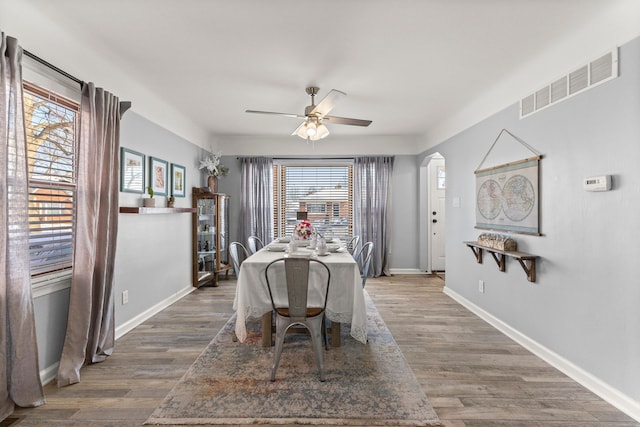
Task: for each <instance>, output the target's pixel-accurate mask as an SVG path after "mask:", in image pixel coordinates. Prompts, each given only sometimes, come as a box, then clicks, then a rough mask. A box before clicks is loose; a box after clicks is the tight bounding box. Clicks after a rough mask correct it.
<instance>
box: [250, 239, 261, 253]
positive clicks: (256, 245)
mask: <svg viewBox="0 0 640 427" xmlns="http://www.w3.org/2000/svg"><path fill="white" fill-rule="evenodd" d="M247 244H248V246H249V251H251V253H252V254H255V253H256V252H258V251H259V250H260V249H262V248H264V243H263V242H262V239H260V238H259V237H258V236H249V237H248V238H247Z"/></svg>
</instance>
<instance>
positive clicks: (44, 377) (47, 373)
mask: <svg viewBox="0 0 640 427" xmlns="http://www.w3.org/2000/svg"><path fill="white" fill-rule="evenodd" d="M58 366H60V362H56V363H54V364H53V365H51V366H47V367H46V368H44V369H40V382H41V383H42V385H45V384H49V383H50V382H51V381H53V380H55V379H56V376H58Z"/></svg>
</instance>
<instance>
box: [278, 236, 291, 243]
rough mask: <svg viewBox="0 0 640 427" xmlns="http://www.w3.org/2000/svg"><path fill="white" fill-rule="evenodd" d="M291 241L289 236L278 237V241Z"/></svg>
mask: <svg viewBox="0 0 640 427" xmlns="http://www.w3.org/2000/svg"><path fill="white" fill-rule="evenodd" d="M290 241H291V237H280V238H279V239H278V243H289V242H290Z"/></svg>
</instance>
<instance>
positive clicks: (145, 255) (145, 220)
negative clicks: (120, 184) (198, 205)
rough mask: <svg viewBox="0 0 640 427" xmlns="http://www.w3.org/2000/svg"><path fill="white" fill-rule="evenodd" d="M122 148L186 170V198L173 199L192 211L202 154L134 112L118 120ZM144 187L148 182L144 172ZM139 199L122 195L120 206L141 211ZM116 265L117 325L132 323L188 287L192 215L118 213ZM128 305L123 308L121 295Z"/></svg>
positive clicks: (160, 204) (161, 200)
mask: <svg viewBox="0 0 640 427" xmlns="http://www.w3.org/2000/svg"><path fill="white" fill-rule="evenodd" d="M120 145H121V146H122V147H126V148H129V149H132V150H135V151H138V152H141V153H143V154H145V155H146V156H147V159H146V160H147V169H148V165H149V157H150V156H154V157H158V158H160V159H162V160H165V161H167V162H169V164H171V163H176V164H178V165H181V166H184V167H185V168H186V187H185V190H186V191H185V192H186V197H183V198H181V197H176V202H175V206H176V207H191V193H192V191H191V189H192V187H193V186H196V187H199V186H202V185H203V176H202V174H201V172H200V170H199V169H198V166H199V163H200V159H201V158H202V157H203V155H202V150H201V149H200V148H199V147H197V146H196V145H193V144H191V143H189V142H188V141H186V140H184V139H182V138H180V137H178V136H176V135H175V134H173V133H171V132H169V131H167V130H166V129H163V128H162V127H160V126H158V125H156V124H154V123H152V122H150V121H149V120H147V119H145V118H143V117H141V116H139V115H137V114H136V113H134V112H130V113H126V114H125V115H124V117H123V119H122V130H121V139H120ZM146 183H147V184H148V183H149V179H148V173H147V179H146ZM141 197H142V195H139V194H132V193H120V206H141ZM154 198H155V199H157V200H156V206H158V207H163V206H166V197H165V196H155V197H154ZM118 227H119V228H118V246H117V251H116V262H115V297H116V325H117V326H120V325H122V324H123V323H125V322H127V321H129V320H131V319H133V318H134V317H136V316H138V315H139V314H140V313H142V312H144V311H145V310H148V309H150V308H151V307H153V306H154V305H155V304H158V303H160V302H162V301H164V300H165V299H167V298H170V297H171V296H172V295H174V294H176V293H178V292H180V291H181V290H184V289H185V288H190V287H191V285H192V283H191V265H192V264H191V262H192V260H191V214H188V213H181V214H166V215H134V214H120V216H119V224H118ZM124 290H128V291H129V303H128V304H126V305H123V304H122V298H121V295H122V291H124Z"/></svg>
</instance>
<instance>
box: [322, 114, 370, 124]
mask: <svg viewBox="0 0 640 427" xmlns="http://www.w3.org/2000/svg"><path fill="white" fill-rule="evenodd" d="M323 120H325V121H327V122H329V123H331V124H334V123H335V124H339V125H352V126H369V125H370V124H371V123H372V122H371V120H361V119H349V118H347V117H336V116H324V119H323Z"/></svg>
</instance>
